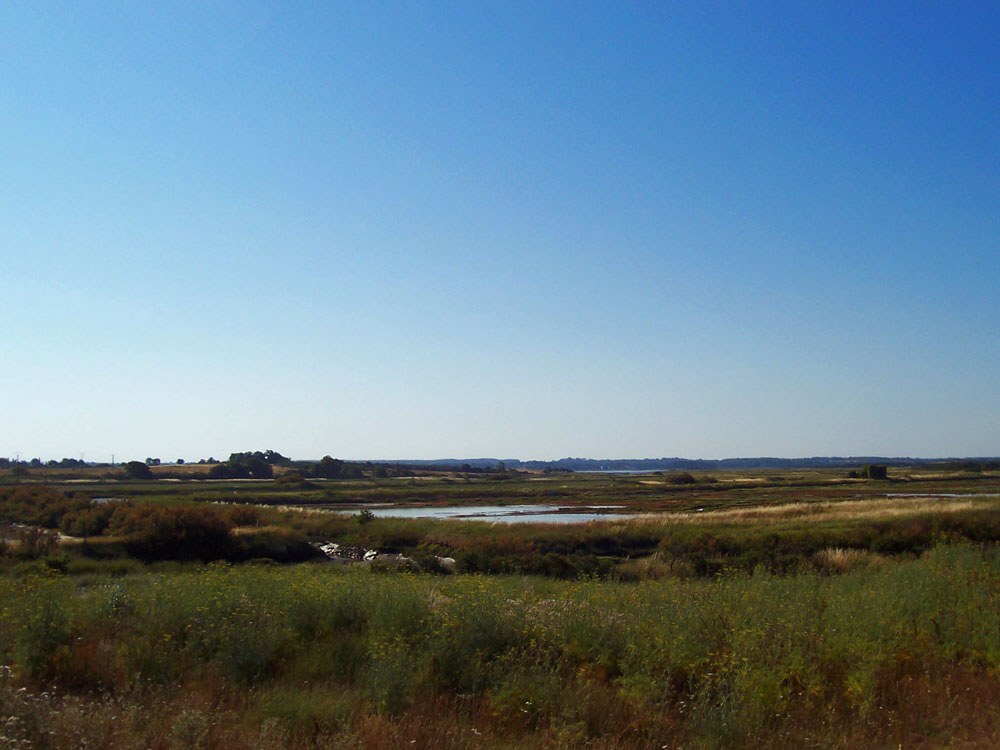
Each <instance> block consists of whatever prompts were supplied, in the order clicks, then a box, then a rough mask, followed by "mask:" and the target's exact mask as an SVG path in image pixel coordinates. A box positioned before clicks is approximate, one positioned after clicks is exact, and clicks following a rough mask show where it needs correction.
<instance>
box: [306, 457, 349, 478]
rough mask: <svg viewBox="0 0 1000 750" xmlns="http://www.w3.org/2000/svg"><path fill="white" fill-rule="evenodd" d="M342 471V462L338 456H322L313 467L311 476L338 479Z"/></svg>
mask: <svg viewBox="0 0 1000 750" xmlns="http://www.w3.org/2000/svg"><path fill="white" fill-rule="evenodd" d="M343 473H344V462H343V461H341V460H340V459H339V458H331V457H330V456H323V458H321V459H320V461H319V463H318V464H316V466H315V467H314V468H313V476H315V477H322V478H324V479H339V478H340V477H341V476H342V475H343Z"/></svg>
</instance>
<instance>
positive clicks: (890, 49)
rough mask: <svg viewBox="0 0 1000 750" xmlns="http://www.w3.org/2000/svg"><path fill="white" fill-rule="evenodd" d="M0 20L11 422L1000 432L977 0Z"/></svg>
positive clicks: (958, 438)
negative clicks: (962, 0) (970, 0)
mask: <svg viewBox="0 0 1000 750" xmlns="http://www.w3.org/2000/svg"><path fill="white" fill-rule="evenodd" d="M0 29H3V32H2V34H3V38H4V43H3V44H2V45H0V74H2V75H3V80H4V82H5V95H4V112H3V117H0V164H2V165H3V167H2V168H0V169H2V174H3V177H4V179H3V180H2V181H0V258H2V263H0V311H2V313H3V320H4V322H5V333H4V335H3V336H2V337H0V361H2V362H3V364H4V366H3V367H2V368H0V392H2V393H3V394H4V397H3V398H2V399H0V455H7V456H10V457H13V456H14V455H15V454H17V453H20V455H21V456H22V458H24V457H27V458H32V457H35V456H38V457H47V458H57V459H58V458H62V457H79V456H80V454H81V452H82V453H83V455H84V456H85V457H86V458H88V459H92V460H102V461H104V460H109V459H110V456H111V454H112V453H115V455H116V459H117V460H129V459H142V458H145V457H146V456H154V457H159V458H161V459H163V460H164V461H166V460H170V461H172V460H174V459H175V458H177V457H183V458H185V459H186V460H187V459H197V458H202V457H208V456H209V455H214V456H215V457H216V458H220V457H225V456H228V454H229V453H230V452H233V451H243V450H257V449H261V450H263V449H266V448H274V449H276V450H280V451H281V452H282V453H285V454H286V455H291V456H315V457H317V458H318V457H320V456H322V455H324V454H330V455H335V456H338V457H340V458H346V459H353V458H361V457H365V456H373V455H374V456H400V457H403V458H409V459H420V458H424V459H436V458H440V457H441V456H450V455H460V456H461V455H465V456H477V455H478V456H498V457H503V456H542V457H549V458H550V459H553V458H559V457H565V456H570V455H580V456H598V457H622V458H634V457H636V456H684V457H709V458H725V457H733V456H838V455H870V456H930V457H934V456H942V457H946V456H994V455H996V454H997V453H1000V388H998V387H997V373H998V372H1000V325H998V321H1000V295H998V294H997V289H998V287H1000V244H998V240H1000V170H998V169H997V168H996V165H997V164H1000V127H998V123H1000V58H998V56H997V54H996V33H997V30H998V29H1000V8H998V7H996V6H990V5H987V4H972V5H968V6H961V7H955V6H939V5H936V4H919V3H918V4H912V3H895V2H887V3H879V4H876V5H872V4H867V3H840V4H835V5H829V6H811V5H797V4H787V5H751V6H744V7H727V6H702V5H700V4H678V5H655V6H646V5H638V4H625V5H606V4H600V3H572V4H569V3H556V4H545V5H541V6H540V5H538V4H536V3H519V2H515V3H505V4H502V5H499V6H483V7H480V6H474V7H455V6H453V5H451V4H446V3H421V4H416V5H403V4H393V3H371V4H362V5H356V4H341V3H334V4H324V5H323V6H322V7H314V6H313V5H311V4H308V3H295V2H292V3H282V4H280V5H276V4H270V3H263V2H247V3H240V4H238V5H237V4H232V3H228V2H222V3H214V4H210V5H207V4H203V3H194V2H180V3H169V4H167V3H148V4H142V5H136V6H130V5H126V4H120V3H115V2H110V0H108V1H107V2H101V1H99V2H95V3H91V4H87V6H86V7H83V6H76V5H72V4H68V3H58V2H41V1H40V2H32V3H7V4H4V5H2V6H0ZM539 460H545V459H539Z"/></svg>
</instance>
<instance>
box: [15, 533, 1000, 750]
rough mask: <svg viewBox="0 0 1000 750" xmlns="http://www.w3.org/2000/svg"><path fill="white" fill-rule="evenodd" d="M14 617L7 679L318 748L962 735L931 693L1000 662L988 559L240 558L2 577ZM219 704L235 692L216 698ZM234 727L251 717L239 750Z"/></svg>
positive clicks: (977, 554) (993, 573)
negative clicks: (291, 563)
mask: <svg viewBox="0 0 1000 750" xmlns="http://www.w3.org/2000/svg"><path fill="white" fill-rule="evenodd" d="M0 603H2V604H0V660H2V662H3V663H6V664H9V665H10V666H11V667H12V669H13V673H12V674H11V675H9V676H8V677H7V678H6V679H8V680H10V681H14V682H16V683H17V684H24V685H28V686H31V685H37V686H41V685H53V686H55V687H56V688H57V689H58V690H60V691H63V692H67V691H68V692H70V693H74V694H77V695H90V696H101V695H111V696H124V695H128V696H136V697H133V698H131V699H130V700H132V701H133V703H134V705H135V706H138V707H139V708H137V709H136V710H145V708H144V707H148V706H150V705H152V703H155V702H156V701H160V702H163V704H164V705H170V706H173V707H174V708H173V709H170V710H172V711H174V713H175V714H176V716H174V719H176V727H175V726H174V725H173V724H171V725H170V727H167V728H166V729H164V730H163V731H164V732H165V733H166V735H170V733H171V732H173V731H174V730H175V729H176V731H177V732H189V733H191V736H192V737H196V739H197V740H198V742H200V743H202V744H203V746H205V747H209V746H218V747H230V746H234V747H235V746H241V745H239V744H238V742H237V741H236V740H235V739H233V737H236V736H237V735H239V736H240V737H244V739H243V740H240V742H243V741H246V742H247V743H250V744H251V745H252V742H251V740H249V739H246V738H248V737H258V734H255V733H259V732H262V731H265V730H266V731H267V732H271V733H272V734H273V733H274V732H278V733H280V735H281V737H284V740H282V741H286V742H288V743H291V745H295V743H306V744H305V745H302V746H307V745H308V742H313V741H315V739H316V737H319V736H323V737H327V738H329V737H331V736H338V737H340V739H341V740H343V741H344V742H347V741H348V740H351V741H355V740H358V741H360V740H359V739H358V738H360V737H362V735H364V736H368V734H365V733H366V732H367V733H370V732H374V735H372V736H375V735H378V736H383V735H384V736H385V737H388V736H389V735H392V736H396V735H395V734H393V731H395V730H393V731H390V729H389V728H390V727H395V728H397V729H398V728H399V727H403V726H411V725H413V726H416V725H415V724H413V722H415V721H416V722H417V723H418V724H419V723H420V722H419V721H418V719H419V717H420V716H424V719H425V720H426V721H430V719H429V718H428V717H427V716H425V714H427V712H431V713H432V714H433V715H434V716H437V715H438V714H440V715H442V716H443V715H452V714H455V715H457V714H462V715H467V716H478V717H479V719H478V720H477V722H478V725H477V726H475V727H473V728H475V729H476V730H477V731H478V732H480V735H481V736H486V735H489V736H490V737H493V738H494V739H495V740H496V741H497V742H501V739H502V740H503V742H508V741H509V742H514V741H517V742H520V741H522V740H524V741H527V738H530V737H536V738H537V737H541V736H544V737H545V738H547V739H546V740H545V742H547V743H549V744H551V745H553V746H559V743H562V744H563V746H568V747H571V746H574V744H573V743H584V742H591V743H592V744H593V743H597V744H598V745H600V743H605V745H606V746H609V747H610V746H616V747H648V746H656V747H659V746H660V745H662V744H668V745H670V744H673V743H682V742H683V743H684V744H685V746H696V747H724V746H730V747H733V746H743V745H745V744H747V743H755V744H759V745H766V746H774V747H781V746H785V744H788V745H789V746H791V744H794V742H798V741H800V740H801V739H802V737H805V736H814V737H815V736H827V737H829V736H830V735H829V733H830V732H835V733H837V734H838V735H839V736H841V738H842V739H843V738H847V737H848V736H854V735H852V733H854V734H855V735H857V736H861V735H864V736H865V737H866V738H867V739H866V740H865V741H868V742H871V743H874V744H876V745H877V744H884V745H888V744H891V742H894V741H896V740H898V739H899V737H900V736H902V734H901V733H906V732H913V731H916V730H915V729H914V727H915V726H917V725H918V724H920V722H924V723H926V722H931V724H934V722H940V721H943V719H942V718H941V716H940V715H939V714H937V713H935V711H937V710H938V708H939V707H940V705H946V702H935V703H934V704H933V705H931V704H927V703H926V700H925V701H924V702H923V703H921V702H919V701H917V702H916V703H914V701H916V697H915V696H916V695H917V693H920V695H925V694H928V695H929V694H934V695H937V693H942V692H947V690H950V689H951V687H952V686H953V683H954V682H955V680H956V679H957V678H956V677H955V674H956V670H958V671H959V672H961V673H962V674H963V675H965V676H966V677H965V678H964V679H969V680H973V681H978V682H976V684H979V685H982V684H993V683H994V682H995V681H996V678H995V676H993V675H995V673H996V672H995V671H996V670H997V669H1000V559H998V557H997V555H996V554H994V553H993V552H985V553H984V552H982V551H981V550H978V549H976V548H974V547H971V546H967V545H961V546H954V547H949V548H937V549H935V550H932V551H931V552H929V553H927V554H925V555H924V556H923V557H921V558H920V559H917V560H913V561H909V562H903V563H898V564H892V565H883V566H862V567H857V568H854V569H853V570H851V571H850V572H847V573H845V574H843V575H838V576H830V575H823V574H819V573H815V574H814V573H802V574H799V575H795V576H789V577H774V576H770V575H767V574H763V573H757V574H754V575H733V576H727V577H723V578H721V579H718V580H715V581H701V580H691V581H678V580H673V579H666V580H662V581H644V582H639V583H634V584H623V583H617V584H613V583H607V582H600V581H578V582H572V583H571V582H558V581H554V580H551V579H533V578H523V577H502V576H495V577H485V576H462V577H455V578H438V577H420V576H413V575H409V574H385V573H381V574H377V573H372V572H368V571H360V570H356V571H342V570H334V569H330V568H318V567H310V566H299V567H294V568H274V567H257V566H242V567H234V566H230V565H227V564H215V565H211V566H208V567H206V568H203V569H200V572H195V571H180V572H174V573H169V572H164V573H148V574H144V575H140V576H126V577H119V578H114V579H112V578H102V577H99V576H86V577H70V576H61V575H58V574H55V573H50V574H46V575H32V576H28V577H25V578H19V579H14V578H2V579H0ZM901 684H903V685H904V687H903V688H900V685H901ZM206 685H207V686H211V688H210V689H209V688H206V687H205V686H206ZM905 685H908V686H909V687H905ZM918 688H919V689H918ZM198 690H208V691H209V692H210V693H211V695H213V696H214V697H212V698H211V699H210V700H209V699H206V702H205V703H201V704H197V705H192V704H191V698H190V696H191V695H192V694H196V693H197V692H198ZM143 691H145V692H143ZM921 691H923V692H921ZM935 691H937V693H935ZM220 696H223V697H225V700H223V697H220ZM226 696H228V697H226ZM953 697H954V696H953ZM94 700H98V699H97V698H94ZM226 701H229V703H227V702H226ZM942 701H944V698H943V696H942ZM950 705H952V706H955V705H957V704H956V703H955V702H954V700H953V701H952V703H951V704H950ZM913 706H920V708H919V710H918V709H915V708H913ZM29 708H30V707H29ZM4 710H13V709H4ZM18 710H21V709H18ZM51 710H53V711H55V710H56V709H55V708H53V709H51ZM194 710H197V711H199V712H201V713H200V714H191V713H189V714H186V715H185V716H186V718H179V717H181V713H180V712H182V711H194ZM24 711H28V709H24ZM227 711H228V712H229V713H226V712H227ZM914 711H917V713H918V714H919V715H916V716H915V715H912V714H913V712H914ZM213 712H215V713H219V712H222V713H226V716H228V717H229V718H228V719H226V721H229V722H230V724H231V728H232V732H230V734H228V735H226V736H227V737H229V740H226V741H227V742H230V744H229V745H226V744H225V743H224V742H223V741H222V739H221V736H222V735H221V730H220V729H218V728H217V727H216V725H217V723H218V721H221V719H220V718H219V717H218V716H215V714H214V713H213ZM442 712H443V713H442ZM449 712H451V714H449ZM477 712H478V713H477ZM29 713H30V711H29ZM166 713H167V714H170V711H169V710H168V711H167V712H166ZM171 715H173V714H171ZM220 715H221V714H220ZM199 716H201V718H198V717H199ZM213 716H215V718H212V717H213ZM206 717H208V718H206ZM887 717H891V718H892V721H889V720H888V718H887ZM202 719H204V721H205V722H208V723H206V724H205V726H204V727H202V729H204V732H205V734H204V736H202V734H199V732H201V731H202V729H199V727H201V724H199V722H200V721H202ZM213 722H215V723H213ZM22 723H23V724H24V726H27V725H28V724H30V723H31V722H30V721H28V720H27V719H25V721H24V722H22ZM373 726H378V727H381V728H382V729H380V730H379V731H377V732H375V730H373V729H372V727H373ZM421 726H424V725H421ZM206 727H207V728H206ZM213 727H216V728H213ZM834 727H836V729H832V728H834ZM236 728H239V731H237V729H236ZM439 729H440V730H441V731H444V730H443V729H442V728H440V727H439ZM137 731H138V730H137ZM414 731H416V730H414ZM422 731H430V730H427V728H426V726H425V729H424V730H422ZM935 731H952V730H948V729H947V723H946V725H945V727H944V728H943V729H942V728H941V727H937V725H935ZM380 732H381V734H380ZM386 733H388V734H386ZM483 733H486V734H485V735H484V734H483ZM823 733H826V734H823ZM858 733H860V734H859V735H858ZM178 736H179V735H178ZM428 736H429V735H428ZM463 736H465V735H463ZM473 736H474V735H471V734H470V735H469V737H470V738H471V737H473ZM907 736H909V735H907ZM213 738H214V739H213ZM352 738H353V739H352ZM504 738H505V739H504ZM796 738H797V739H796ZM258 739H259V737H258ZM467 739H468V738H467ZM255 741H256V740H255ZM338 741H340V740H338ZM462 741H463V742H464V741H465V740H462ZM469 741H470V742H471V739H470V740H469ZM844 741H845V742H846V741H847V740H846V739H844ZM386 742H388V740H386ZM456 742H457V740H456ZM612 742H613V743H617V744H608V743H612ZM213 743H215V744H214V745H213ZM220 743H221V744H220ZM232 743H236V744H232ZM372 743H374V744H372ZM372 743H369V746H383V745H379V744H378V742H376V741H375V740H372ZM656 743H659V744H656ZM783 743H785V744H783ZM789 743H790V744H789ZM153 744H154V745H155V743H153ZM291 745H290V746H291ZM53 746H55V745H53ZM151 746H152V745H151ZM296 746H298V745H296ZM384 746H389V745H388V744H387V745H384ZM453 746H456V747H457V746H462V745H461V744H454V745H453Z"/></svg>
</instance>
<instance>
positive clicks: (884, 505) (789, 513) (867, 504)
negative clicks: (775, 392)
mask: <svg viewBox="0 0 1000 750" xmlns="http://www.w3.org/2000/svg"><path fill="white" fill-rule="evenodd" d="M974 508H976V509H984V508H993V509H995V508H1000V496H996V495H984V496H982V497H978V498H970V497H961V498H947V497H889V498H876V499H864V500H842V501H837V502H829V501H819V502H797V503H782V504H780V505H758V506H753V507H740V508H725V509H722V510H710V511H705V512H701V513H692V512H690V511H688V512H683V513H676V512H674V513H670V512H667V513H643V514H639V515H637V516H636V517H635V518H634V519H628V520H626V521H616V522H614V523H619V524H633V523H640V524H649V523H664V522H666V523H706V522H718V521H723V522H731V523H752V524H767V523H782V522H785V521H851V520H872V521H877V520H887V519H898V518H905V517H908V516H917V515H924V514H927V513H935V514H941V513H960V512H963V511H968V510H972V509H974Z"/></svg>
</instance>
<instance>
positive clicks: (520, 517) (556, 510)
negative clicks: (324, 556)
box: [340, 505, 629, 523]
mask: <svg viewBox="0 0 1000 750" xmlns="http://www.w3.org/2000/svg"><path fill="white" fill-rule="evenodd" d="M621 507H623V506H621V505H585V506H563V505H454V506H450V507H446V508H441V507H436V508H413V507H393V506H389V507H384V506H383V507H372V508H368V510H370V511H371V513H372V515H374V516H375V517H376V518H439V519H445V518H452V519H455V520H457V521H495V522H499V523H585V522H587V521H614V520H619V519H622V518H628V517H629V514H626V513H607V512H605V511H607V510H609V509H615V508H621ZM360 510H361V508H355V509H352V510H343V511H340V512H342V513H358V512H359V511H360Z"/></svg>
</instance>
